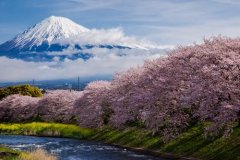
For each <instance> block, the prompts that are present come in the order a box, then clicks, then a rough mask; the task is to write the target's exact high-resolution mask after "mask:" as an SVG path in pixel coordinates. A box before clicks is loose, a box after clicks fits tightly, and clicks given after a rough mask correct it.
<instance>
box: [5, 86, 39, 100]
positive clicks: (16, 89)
mask: <svg viewBox="0 0 240 160" xmlns="http://www.w3.org/2000/svg"><path fill="white" fill-rule="evenodd" d="M12 94H21V95H25V96H32V97H41V96H42V93H41V90H40V89H39V88H38V87H34V86H30V85H28V84H25V85H18V86H10V87H6V88H1V89H0V100H1V99H3V98H5V97H7V96H9V95H12Z"/></svg>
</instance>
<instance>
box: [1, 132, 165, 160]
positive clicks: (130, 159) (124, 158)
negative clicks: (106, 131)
mask: <svg viewBox="0 0 240 160" xmlns="http://www.w3.org/2000/svg"><path fill="white" fill-rule="evenodd" d="M0 144H2V145H6V146H9V147H10V148H14V149H18V150H23V151H30V150H33V149H36V148H43V149H45V150H47V151H48V152H50V153H53V154H55V155H57V156H58V157H59V159H60V160H164V159H163V158H159V157H153V156H150V155H145V154H142V153H138V152H133V151H129V150H128V149H124V148H119V147H116V146H111V145H106V144H103V143H99V142H89V141H84V140H74V139H67V138H50V137H32V136H19V135H17V136H15V135H0Z"/></svg>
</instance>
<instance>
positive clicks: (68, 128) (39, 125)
mask: <svg viewBox="0 0 240 160" xmlns="http://www.w3.org/2000/svg"><path fill="white" fill-rule="evenodd" d="M0 133H1V134H18V135H34V136H49V137H51V136H53V137H66V138H76V139H84V138H87V137H88V136H90V135H92V134H93V130H91V129H86V128H80V127H78V126H76V125H71V124H60V123H44V122H32V123H23V124H15V123H12V124H0Z"/></svg>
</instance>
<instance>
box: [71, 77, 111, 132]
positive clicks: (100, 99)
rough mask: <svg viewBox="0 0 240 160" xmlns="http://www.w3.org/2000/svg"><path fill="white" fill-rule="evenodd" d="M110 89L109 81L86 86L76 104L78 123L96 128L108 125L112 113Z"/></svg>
mask: <svg viewBox="0 0 240 160" xmlns="http://www.w3.org/2000/svg"><path fill="white" fill-rule="evenodd" d="M110 88H111V83H110V82H108V81H94V82H91V83H89V84H88V85H87V86H86V88H85V90H84V91H83V96H82V97H81V98H79V99H78V100H77V102H76V104H75V113H76V114H77V121H78V123H79V124H80V125H81V126H84V127H91V128H94V127H100V126H102V125H103V124H107V123H108V119H109V118H110V115H111V113H112V111H111V108H109V106H110V105H109V98H108V91H109V90H110Z"/></svg>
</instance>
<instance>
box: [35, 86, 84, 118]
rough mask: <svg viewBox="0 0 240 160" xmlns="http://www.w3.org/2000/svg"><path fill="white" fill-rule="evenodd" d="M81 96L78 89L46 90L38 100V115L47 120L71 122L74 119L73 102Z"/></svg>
mask: <svg viewBox="0 0 240 160" xmlns="http://www.w3.org/2000/svg"><path fill="white" fill-rule="evenodd" d="M82 96H83V93H82V92H79V91H69V90H54V91H47V93H46V94H45V95H44V96H43V98H42V99H41V100H40V101H39V102H38V116H39V117H40V118H41V119H43V120H44V121H48V122H63V123H73V122H74V121H75V119H76V117H75V114H74V112H73V109H74V104H75V101H76V100H77V99H79V98H80V97H82Z"/></svg>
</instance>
